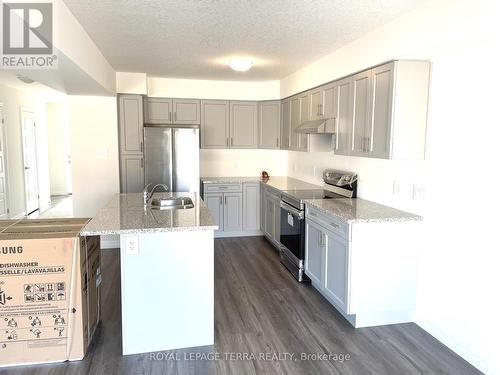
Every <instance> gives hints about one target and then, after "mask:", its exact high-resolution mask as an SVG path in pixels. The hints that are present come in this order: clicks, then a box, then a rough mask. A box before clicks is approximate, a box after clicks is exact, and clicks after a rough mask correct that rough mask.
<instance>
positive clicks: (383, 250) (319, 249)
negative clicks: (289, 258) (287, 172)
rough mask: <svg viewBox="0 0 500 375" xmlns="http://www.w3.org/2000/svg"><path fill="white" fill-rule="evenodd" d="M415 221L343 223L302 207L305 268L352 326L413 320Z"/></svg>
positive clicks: (418, 227) (417, 233)
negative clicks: (304, 228)
mask: <svg viewBox="0 0 500 375" xmlns="http://www.w3.org/2000/svg"><path fill="white" fill-rule="evenodd" d="M420 231H421V222H419V221H412V220H410V221H385V222H384V221H380V222H354V223H347V222H344V221H342V220H340V219H339V218H338V217H337V216H335V215H331V214H328V213H325V212H324V211H323V210H319V209H317V208H315V207H314V206H310V205H307V206H306V251H305V273H306V275H307V276H309V277H310V278H311V283H312V285H313V287H314V288H316V289H317V290H318V291H319V292H320V293H321V294H322V295H323V296H324V297H325V298H326V299H327V300H328V301H329V302H330V303H331V304H332V305H333V306H334V307H335V308H336V309H337V310H338V311H339V312H340V313H341V314H342V315H343V316H344V318H346V319H347V320H348V321H349V322H350V323H351V324H352V325H353V326H354V327H369V326H377V325H385V324H396V323H405V322H412V321H414V313H415V301H416V288H417V260H418V240H419V237H420Z"/></svg>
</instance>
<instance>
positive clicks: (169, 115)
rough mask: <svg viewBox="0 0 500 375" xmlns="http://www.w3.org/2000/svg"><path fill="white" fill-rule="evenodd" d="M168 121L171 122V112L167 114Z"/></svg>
mask: <svg viewBox="0 0 500 375" xmlns="http://www.w3.org/2000/svg"><path fill="white" fill-rule="evenodd" d="M168 121H172V112H168Z"/></svg>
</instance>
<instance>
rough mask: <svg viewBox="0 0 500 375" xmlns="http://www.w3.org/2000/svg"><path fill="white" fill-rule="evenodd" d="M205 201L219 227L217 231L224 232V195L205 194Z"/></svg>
mask: <svg viewBox="0 0 500 375" xmlns="http://www.w3.org/2000/svg"><path fill="white" fill-rule="evenodd" d="M203 200H204V202H205V205H206V206H207V208H208V210H209V211H210V213H211V214H212V217H213V219H214V221H215V223H216V224H217V225H218V226H219V229H218V230H216V232H222V231H223V230H224V203H223V202H224V194H222V193H210V194H204V196H203Z"/></svg>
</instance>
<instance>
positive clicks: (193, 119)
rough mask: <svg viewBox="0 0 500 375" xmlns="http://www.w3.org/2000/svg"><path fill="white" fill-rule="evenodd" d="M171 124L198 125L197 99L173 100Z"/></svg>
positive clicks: (198, 103)
mask: <svg viewBox="0 0 500 375" xmlns="http://www.w3.org/2000/svg"><path fill="white" fill-rule="evenodd" d="M172 108H173V112H174V114H173V123H174V124H185V125H199V124H200V101H199V100H197V99H173V101H172Z"/></svg>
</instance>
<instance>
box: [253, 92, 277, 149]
mask: <svg viewBox="0 0 500 375" xmlns="http://www.w3.org/2000/svg"><path fill="white" fill-rule="evenodd" d="M280 106H281V103H280V102H279V101H278V100H273V101H265V102H259V144H258V146H259V148H269V149H279V148H280V138H281V129H280V128H281V107H280Z"/></svg>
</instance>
